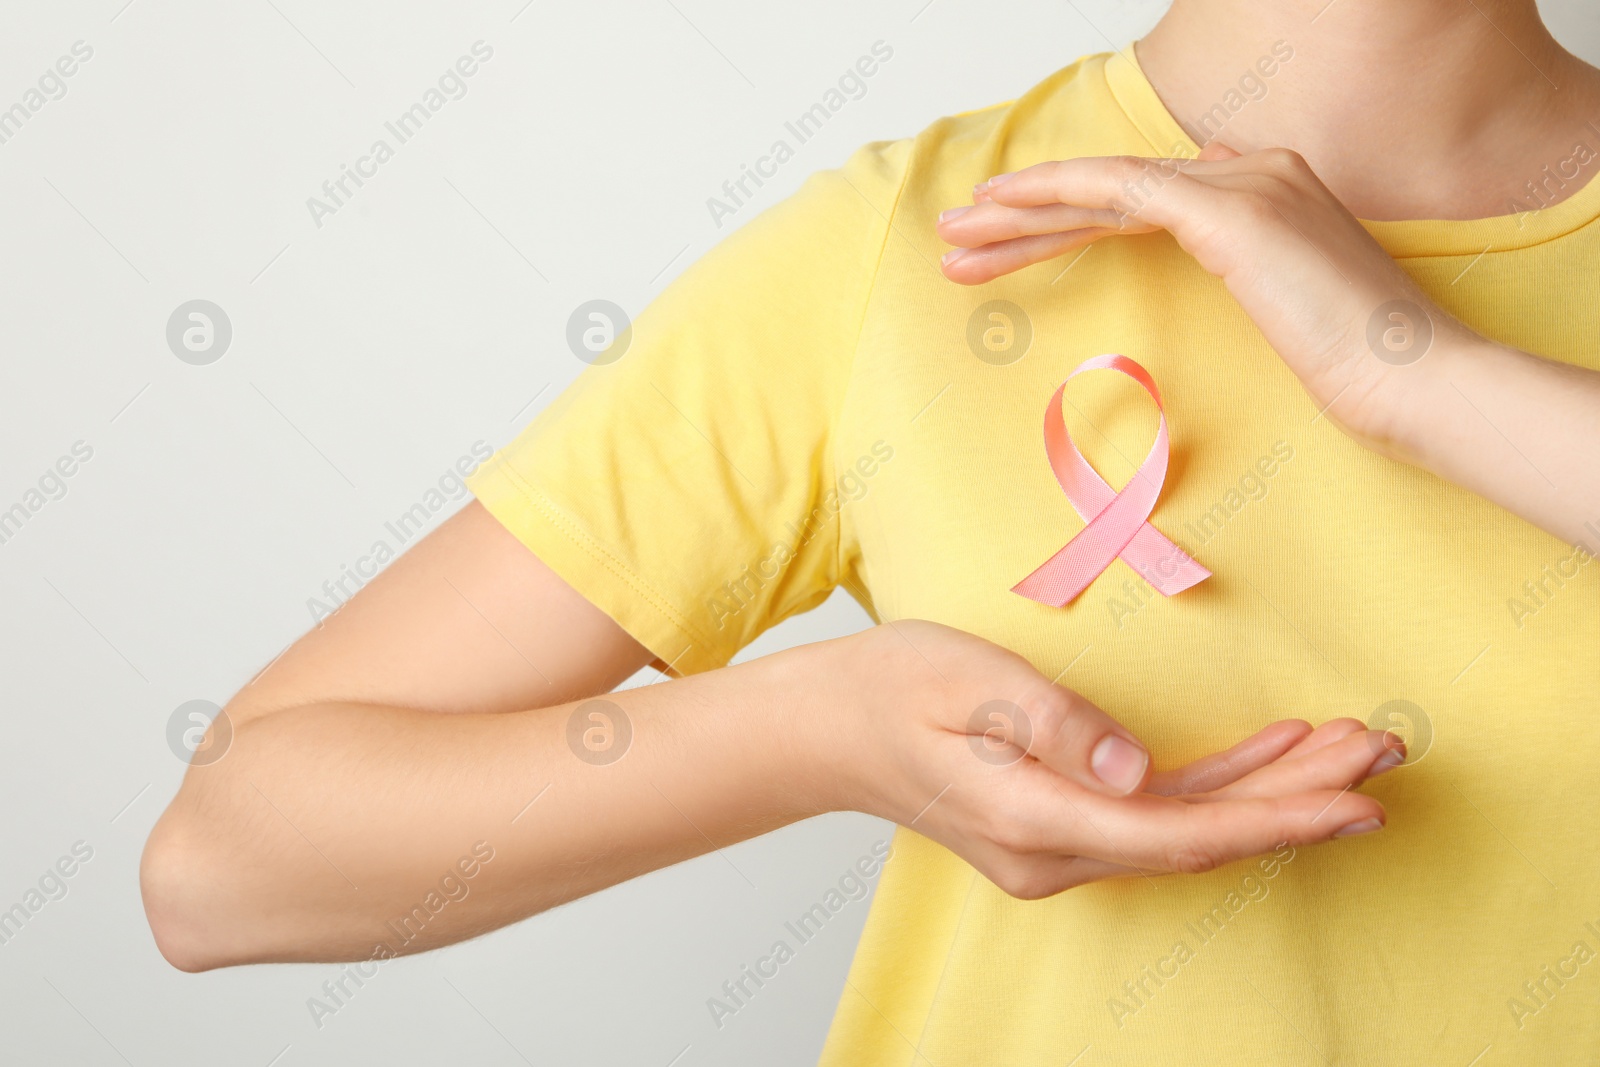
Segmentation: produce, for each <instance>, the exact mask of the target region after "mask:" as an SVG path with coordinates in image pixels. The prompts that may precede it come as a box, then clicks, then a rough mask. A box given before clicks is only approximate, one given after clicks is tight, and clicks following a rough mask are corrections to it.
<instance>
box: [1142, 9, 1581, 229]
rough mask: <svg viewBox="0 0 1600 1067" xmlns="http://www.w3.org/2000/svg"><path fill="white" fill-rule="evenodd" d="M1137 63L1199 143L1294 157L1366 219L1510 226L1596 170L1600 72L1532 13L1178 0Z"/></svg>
mask: <svg viewBox="0 0 1600 1067" xmlns="http://www.w3.org/2000/svg"><path fill="white" fill-rule="evenodd" d="M1324 5H1326V6H1324ZM1279 42H1282V44H1279ZM1275 45H1278V49H1277V55H1276V56H1275V55H1274V46H1275ZM1284 45H1286V46H1287V48H1285V47H1284ZM1289 50H1292V55H1291V56H1290V58H1288V59H1287V60H1286V61H1285V60H1281V57H1282V56H1283V54H1284V53H1285V52H1286V51H1289ZM1138 57H1139V62H1140V65H1141V66H1142V67H1143V68H1144V70H1145V73H1146V75H1147V76H1148V77H1149V79H1150V82H1151V84H1152V85H1153V86H1154V87H1155V90H1156V92H1157V93H1158V94H1159V95H1160V97H1161V99H1162V101H1163V102H1165V103H1166V105H1167V107H1168V109H1169V110H1170V111H1171V112H1172V113H1173V115H1174V116H1175V117H1176V118H1177V119H1178V120H1179V121H1180V122H1181V123H1183V125H1184V127H1185V128H1186V129H1187V130H1188V131H1189V133H1190V135H1191V136H1193V137H1194V138H1195V139H1196V140H1197V141H1200V142H1201V143H1204V142H1205V141H1206V140H1210V139H1216V140H1220V141H1222V142H1223V143H1224V144H1227V145H1228V146H1229V147H1231V148H1233V149H1235V150H1237V151H1240V152H1250V151H1254V150H1256V149H1259V148H1265V147H1269V146H1273V145H1281V146H1284V147H1288V148H1293V149H1295V150H1296V151H1298V152H1299V153H1300V154H1301V155H1303V156H1305V157H1306V159H1307V160H1308V161H1309V162H1310V163H1311V165H1312V167H1313V168H1314V169H1315V170H1316V171H1317V173H1318V174H1319V175H1320V176H1321V177H1322V179H1323V181H1325V182H1326V183H1327V184H1328V186H1329V188H1331V189H1332V190H1333V191H1334V193H1335V194H1337V195H1338V196H1339V197H1340V199H1341V200H1343V201H1344V202H1345V204H1346V205H1347V206H1348V207H1349V208H1350V210H1352V211H1353V212H1355V213H1356V214H1357V215H1359V216H1361V217H1362V218H1369V219H1399V218H1458V219H1460V218H1482V217H1486V216H1491V215H1506V214H1514V213H1516V212H1518V211H1520V210H1522V209H1523V207H1526V208H1536V207H1541V206H1548V205H1549V204H1551V203H1555V202H1557V201H1559V200H1563V199H1566V198H1567V197H1568V196H1570V195H1572V194H1573V193H1575V192H1576V191H1577V190H1578V189H1579V188H1581V187H1582V186H1583V185H1584V184H1585V182H1586V181H1587V180H1588V179H1590V178H1592V177H1594V176H1595V175H1596V174H1597V173H1600V71H1596V70H1595V69H1594V68H1593V67H1590V66H1589V65H1587V64H1585V63H1584V62H1582V61H1581V60H1579V59H1578V58H1577V57H1575V56H1573V55H1572V54H1571V53H1569V52H1567V51H1566V50H1565V49H1564V48H1562V47H1561V46H1560V45H1559V44H1558V43H1557V42H1556V41H1555V39H1554V38H1553V37H1551V36H1550V33H1549V31H1548V30H1546V29H1545V27H1544V23H1543V22H1542V21H1541V20H1540V18H1539V14H1538V11H1537V10H1536V8H1535V5H1534V2H1533V0H1408V2H1406V3H1394V2H1393V0H1332V2H1331V3H1328V0H1304V2H1301V3H1295V4H1290V3H1284V2H1283V0H1175V2H1174V4H1173V6H1172V9H1171V10H1170V11H1169V12H1168V13H1167V14H1166V15H1165V16H1164V17H1163V18H1162V19H1161V21H1160V22H1159V23H1158V24H1157V25H1156V27H1155V28H1154V29H1153V30H1151V32H1150V33H1149V34H1148V35H1147V36H1146V37H1145V38H1144V39H1142V40H1141V41H1139V42H1138ZM1263 59H1266V60H1268V62H1267V63H1266V64H1265V66H1262V65H1260V64H1261V61H1262V60H1263ZM1262 70H1272V71H1273V73H1272V75H1271V76H1270V77H1263V76H1262V74H1261V71H1262ZM1241 101H1242V103H1241ZM1580 146H1581V149H1580ZM1547 166H1548V167H1549V168H1550V169H1549V170H1548V171H1546V170H1544V168H1545V167H1547ZM1552 175H1554V176H1556V177H1555V180H1552V177H1551V176H1552ZM1562 175H1567V176H1568V177H1561V176H1562ZM1530 182H1532V183H1534V189H1533V190H1530V189H1529V188H1528V183H1530ZM1535 197H1536V199H1535ZM1518 205H1522V206H1523V207H1519V206H1518Z"/></svg>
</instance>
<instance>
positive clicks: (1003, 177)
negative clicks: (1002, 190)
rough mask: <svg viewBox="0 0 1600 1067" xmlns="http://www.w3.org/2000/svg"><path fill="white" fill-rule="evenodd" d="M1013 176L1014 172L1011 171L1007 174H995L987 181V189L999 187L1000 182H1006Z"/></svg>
mask: <svg viewBox="0 0 1600 1067" xmlns="http://www.w3.org/2000/svg"><path fill="white" fill-rule="evenodd" d="M1015 176H1016V172H1015V171H1012V172H1010V173H1008V174H996V175H995V176H994V177H993V178H990V179H989V187H990V188H993V187H994V186H996V185H999V184H1000V183H1001V182H1008V181H1010V180H1011V179H1012V178H1013V177H1015Z"/></svg>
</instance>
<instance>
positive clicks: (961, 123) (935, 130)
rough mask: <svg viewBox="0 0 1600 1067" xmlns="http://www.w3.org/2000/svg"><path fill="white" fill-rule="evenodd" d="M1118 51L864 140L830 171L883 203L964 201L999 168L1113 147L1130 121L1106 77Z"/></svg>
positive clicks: (1123, 136) (1123, 137)
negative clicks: (905, 131)
mask: <svg viewBox="0 0 1600 1067" xmlns="http://www.w3.org/2000/svg"><path fill="white" fill-rule="evenodd" d="M1113 55H1114V53H1096V54H1093V55H1087V56H1084V57H1082V58H1080V59H1078V60H1077V61H1075V62H1073V63H1072V64H1070V65H1069V66H1066V67H1063V68H1062V69H1060V70H1058V71H1056V72H1055V73H1053V74H1051V75H1050V76H1048V77H1047V78H1045V79H1044V80H1042V81H1040V82H1039V83H1038V84H1036V85H1034V86H1033V87H1032V88H1030V89H1028V90H1027V91H1026V92H1024V93H1022V94H1021V95H1020V96H1017V97H1014V98H1012V99H1010V100H1005V101H1001V102H999V103H995V104H990V105H988V106H984V107H978V108H974V109H972V110H968V111H961V112H957V113H955V114H951V115H947V116H944V117H942V118H939V119H937V120H935V121H934V122H932V123H930V124H929V125H927V126H926V127H924V128H923V129H922V130H921V131H920V132H918V133H916V134H915V135H913V136H910V137H905V138H901V139H899V140H887V141H877V142H873V143H871V144H867V145H864V146H862V147H861V148H860V149H858V150H857V151H856V152H855V153H854V154H852V156H851V157H850V159H849V161H848V162H847V163H846V164H845V165H844V166H843V167H841V168H840V169H839V170H838V171H836V172H833V173H834V174H835V175H836V176H838V177H840V178H843V179H844V180H845V181H846V182H848V183H850V184H851V185H853V186H855V187H856V189H857V191H858V192H861V193H862V194H863V195H868V196H869V199H871V200H873V201H874V202H875V203H877V204H878V205H879V206H880V207H884V206H893V207H899V206H902V205H905V204H908V203H917V204H920V203H922V202H923V201H939V202H943V201H944V200H948V199H950V197H952V196H958V197H959V198H960V199H962V200H965V199H966V195H965V194H970V191H971V187H972V186H973V185H976V184H977V183H979V182H981V181H984V180H987V179H988V178H991V177H993V176H994V175H995V174H1000V173H1003V172H1006V171H1011V170H1017V169H1019V168H1021V167H1025V166H1029V165H1031V164H1033V163H1039V162H1043V161H1045V160H1051V159H1068V158H1071V157H1073V156H1077V155H1090V154H1102V153H1106V152H1108V151H1109V150H1114V149H1108V146H1116V145H1125V144H1126V142H1127V135H1128V133H1129V132H1131V131H1132V127H1131V126H1130V124H1129V121H1128V118H1127V115H1126V114H1125V113H1124V111H1123V110H1122V108H1121V107H1120V106H1119V103H1118V100H1117V96H1116V95H1115V93H1114V92H1113V91H1112V89H1111V86H1110V84H1109V83H1108V80H1107V77H1106V65H1107V61H1108V60H1109V59H1110V58H1111V57H1112V56H1113ZM869 188H870V189H872V190H875V194H873V195H869V193H868V190H869ZM885 198H888V205H886V204H885ZM946 206H948V205H946Z"/></svg>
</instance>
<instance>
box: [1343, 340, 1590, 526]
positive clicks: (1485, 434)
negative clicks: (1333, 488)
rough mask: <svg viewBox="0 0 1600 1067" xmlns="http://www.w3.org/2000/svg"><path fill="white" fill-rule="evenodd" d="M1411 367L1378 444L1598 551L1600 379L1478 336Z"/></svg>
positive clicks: (1379, 422) (1391, 404)
mask: <svg viewBox="0 0 1600 1067" xmlns="http://www.w3.org/2000/svg"><path fill="white" fill-rule="evenodd" d="M1413 369H1414V371H1415V374H1414V375H1412V376H1408V377H1410V378H1411V380H1410V381H1405V382H1404V385H1403V387H1402V388H1403V391H1402V388H1397V389H1396V390H1395V391H1394V394H1393V396H1392V398H1391V399H1389V400H1388V401H1387V402H1386V403H1387V404H1388V406H1389V410H1388V411H1386V412H1385V413H1384V415H1383V417H1382V418H1380V419H1379V420H1377V425H1379V426H1381V427H1382V431H1381V435H1380V438H1379V440H1378V441H1376V442H1375V443H1374V447H1376V448H1377V449H1378V450H1379V451H1382V452H1385V453H1386V454H1388V455H1391V456H1393V457H1394V458H1396V459H1400V460H1403V461H1405V462H1408V463H1411V464H1414V465H1416V466H1419V467H1422V468H1424V469H1425V470H1429V471H1432V472H1433V473H1435V474H1437V475H1439V476H1440V477H1441V478H1444V479H1446V480H1448V481H1451V482H1454V483H1455V484H1456V485H1459V486H1461V487H1462V488H1464V489H1467V490H1470V491H1471V492H1474V493H1476V494H1478V495H1479V496H1482V497H1484V498H1485V499H1488V500H1490V501H1493V502H1494V503H1496V504H1499V505H1500V506H1501V507H1504V508H1506V509H1507V510H1509V511H1512V512H1514V513H1515V514H1517V515H1520V516H1522V517H1523V518H1524V519H1527V520H1528V521H1529V522H1531V523H1533V524H1534V525H1536V526H1538V527H1540V528H1541V529H1543V530H1546V531H1548V532H1549V533H1552V534H1554V535H1555V536H1557V537H1559V538H1561V539H1562V540H1563V541H1566V542H1567V543H1569V544H1579V543H1582V544H1584V545H1587V546H1588V547H1589V548H1590V549H1591V550H1594V551H1600V464H1597V463H1596V459H1597V458H1600V373H1596V372H1594V371H1590V370H1585V369H1583V368H1581V367H1574V366H1571V365H1570V364H1565V363H1557V362H1555V361H1552V360H1547V359H1541V358H1539V357H1537V356H1533V355H1529V354H1528V353H1526V352H1521V351H1518V350H1516V349H1513V348H1509V347H1506V346H1504V345H1498V344H1494V343H1493V342H1489V341H1485V340H1483V339H1482V338H1479V337H1477V336H1475V335H1473V336H1471V337H1468V338H1465V339H1460V340H1452V341H1450V342H1448V343H1446V344H1444V345H1443V346H1442V347H1440V348H1439V349H1438V350H1436V351H1432V352H1429V353H1428V354H1427V355H1426V356H1425V357H1424V358H1423V359H1422V360H1421V361H1419V362H1418V363H1417V364H1416V366H1415V368H1413Z"/></svg>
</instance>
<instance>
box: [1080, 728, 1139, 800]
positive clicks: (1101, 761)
mask: <svg viewBox="0 0 1600 1067" xmlns="http://www.w3.org/2000/svg"><path fill="white" fill-rule="evenodd" d="M1149 765H1150V754H1149V753H1148V752H1146V751H1145V750H1144V749H1142V748H1140V747H1139V746H1138V745H1135V744H1133V743H1132V742H1130V741H1127V740H1124V739H1123V738H1121V737H1118V736H1117V735H1116V734H1107V735H1106V736H1105V737H1103V738H1101V739H1100V743H1099V744H1098V745H1096V746H1094V751H1093V752H1092V753H1090V755H1089V766H1090V767H1091V768H1093V770H1094V776H1095V777H1096V778H1098V779H1100V780H1101V781H1102V782H1104V783H1105V784H1106V785H1109V786H1110V787H1111V788H1112V789H1115V790H1116V791H1117V792H1119V793H1131V792H1133V791H1134V790H1135V789H1137V788H1139V783H1140V782H1142V781H1144V770H1145V768H1146V767H1147V766H1149Z"/></svg>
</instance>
